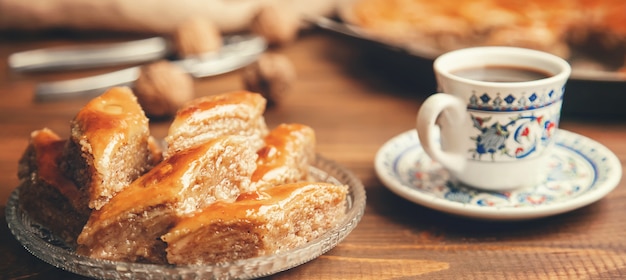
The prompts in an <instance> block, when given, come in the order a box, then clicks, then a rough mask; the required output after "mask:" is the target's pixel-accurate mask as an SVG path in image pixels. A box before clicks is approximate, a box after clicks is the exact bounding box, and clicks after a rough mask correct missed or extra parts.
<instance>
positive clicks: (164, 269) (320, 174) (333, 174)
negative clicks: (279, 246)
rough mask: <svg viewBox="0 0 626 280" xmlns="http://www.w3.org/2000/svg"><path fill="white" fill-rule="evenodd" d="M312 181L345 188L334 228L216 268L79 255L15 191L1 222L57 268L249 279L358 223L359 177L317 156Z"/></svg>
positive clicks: (300, 258)
mask: <svg viewBox="0 0 626 280" xmlns="http://www.w3.org/2000/svg"><path fill="white" fill-rule="evenodd" d="M309 171H310V174H311V175H312V177H313V178H314V179H315V180H316V181H321V182H329V183H334V184H345V185H348V186H349V193H348V196H347V198H346V199H347V207H346V216H345V217H344V219H343V220H341V221H340V222H339V223H338V224H337V226H336V227H335V228H333V229H332V230H330V231H328V232H326V233H325V234H323V235H322V236H320V237H319V238H317V239H315V240H312V241H311V242H309V243H307V244H304V245H302V246H300V247H296V248H294V249H291V250H288V251H285V252H281V253H279V254H274V255H268V256H261V257H256V258H250V259H244V260H238V261H233V262H226V263H219V264H215V265H189V266H176V265H157V264H140V263H129V262H115V261H107V260H100V259H93V258H89V257H85V256H80V255H77V254H76V253H74V251H73V250H72V249H71V248H70V246H67V245H66V244H65V243H64V242H63V241H62V240H61V239H59V238H57V237H56V236H54V235H52V234H50V231H48V230H47V229H46V228H44V227H42V226H41V225H38V224H37V223H35V222H33V221H32V220H31V219H30V217H29V216H28V215H27V213H26V212H25V211H22V209H21V208H20V207H19V206H18V205H19V188H16V189H15V190H14V191H13V193H12V194H11V196H10V197H9V201H8V203H7V208H6V219H7V223H8V225H9V228H10V230H11V232H12V233H13V235H14V236H15V237H16V239H17V240H18V241H19V242H20V243H21V244H22V245H23V246H24V248H26V249H27V250H28V251H29V252H30V253H32V254H33V255H35V256H36V257H38V258H39V259H41V260H43V261H45V262H47V263H49V264H51V265H54V266H56V267H59V268H61V269H64V270H67V271H70V272H73V273H76V274H80V275H83V276H88V277H94V278H99V279H127V278H132V279H250V278H257V277H263V276H267V275H271V274H275V273H278V272H280V271H284V270H287V269H289V268H293V267H295V266H298V265H301V264H304V263H306V262H308V261H311V260H313V259H315V258H317V257H319V256H320V255H322V254H324V253H326V252H327V251H329V250H330V249H332V248H334V247H335V246H337V244H339V242H341V241H342V240H343V239H344V238H345V237H346V236H347V235H348V234H349V233H350V232H351V231H352V230H353V229H354V228H355V227H356V225H357V224H358V223H359V221H360V220H361V217H362V216H363V212H364V209H365V189H364V187H363V184H362V183H361V181H360V180H359V179H357V178H356V176H354V174H352V173H351V172H350V171H349V170H347V169H345V168H344V167H342V166H340V165H338V164H337V163H335V162H333V161H331V160H328V159H325V158H323V157H320V156H318V157H317V159H316V161H315V163H314V164H313V165H312V166H311V167H310V170H309Z"/></svg>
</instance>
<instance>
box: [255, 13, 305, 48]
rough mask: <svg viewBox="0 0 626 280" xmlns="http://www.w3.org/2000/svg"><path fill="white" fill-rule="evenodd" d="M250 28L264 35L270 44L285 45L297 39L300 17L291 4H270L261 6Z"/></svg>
mask: <svg viewBox="0 0 626 280" xmlns="http://www.w3.org/2000/svg"><path fill="white" fill-rule="evenodd" d="M250 29H251V31H252V32H254V33H256V34H258V35H260V36H263V37H264V38H265V40H267V42H268V44H270V45H273V46H278V45H284V44H287V43H290V42H292V41H294V40H295V39H296V37H297V35H298V31H299V29H300V17H299V16H298V14H297V12H296V11H295V9H294V8H293V7H290V6H289V5H282V6H281V5H278V4H273V5H271V4H268V5H264V6H261V8H259V11H258V12H257V14H256V15H255V16H254V18H253V19H252V22H251V25H250Z"/></svg>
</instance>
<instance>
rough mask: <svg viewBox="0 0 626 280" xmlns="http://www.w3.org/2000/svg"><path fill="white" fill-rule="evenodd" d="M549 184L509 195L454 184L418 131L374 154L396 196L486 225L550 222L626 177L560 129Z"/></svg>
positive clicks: (607, 155) (596, 147)
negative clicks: (545, 219)
mask: <svg viewBox="0 0 626 280" xmlns="http://www.w3.org/2000/svg"><path fill="white" fill-rule="evenodd" d="M550 167H551V170H550V173H549V178H548V179H547V180H546V182H544V183H542V184H539V185H537V186H534V187H530V188H525V189H519V190H514V191H507V192H492V191H483V190H478V189H475V188H471V187H467V186H464V185H461V184H458V183H455V182H453V181H452V180H450V178H449V175H448V172H447V171H446V170H444V169H443V168H442V167H441V165H440V164H439V163H437V162H435V161H433V160H432V159H430V158H429V157H428V155H426V153H425V152H424V150H422V147H421V145H420V143H419V139H418V137H417V132H416V131H415V130H409V131H406V132H404V133H402V134H400V135H398V136H396V137H394V138H392V139H390V140H389V141H387V143H385V144H384V145H383V146H382V147H381V148H380V150H378V153H377V154H376V161H375V168H376V173H377V174H378V177H379V178H380V180H381V181H382V182H383V184H385V185H386V186H387V187H388V188H389V189H390V190H391V191H392V192H394V193H396V194H397V195H399V196H401V197H403V198H405V199H407V200H410V201H412V202H414V203H417V204H420V205H423V206H426V207H429V208H432V209H435V210H439V211H442V212H446V213H450V214H454V215H460V216H465V217H470V218H476V219H486V220H523V219H533V218H540V217H546V216H550V215H555V214H560V213H564V212H567V211H571V210H574V209H577V208H580V207H583V206H586V205H588V204H591V203H593V202H595V201H597V200H599V199H601V198H602V197H604V196H605V195H606V194H608V193H609V192H610V191H611V190H613V189H614V188H615V187H616V186H617V184H618V183H619V181H620V179H621V177H622V166H621V164H620V162H619V160H618V158H617V156H615V154H613V153H612V152H611V151H610V150H609V149H608V148H606V147H605V146H603V145H602V144H600V143H598V142H596V141H594V140H591V139H589V138H587V137H584V136H582V135H579V134H575V133H572V132H569V131H565V130H563V129H560V130H559V132H558V134H557V135H556V147H555V149H554V151H553V152H552V155H551V159H550Z"/></svg>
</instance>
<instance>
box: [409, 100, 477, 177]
mask: <svg viewBox="0 0 626 280" xmlns="http://www.w3.org/2000/svg"><path fill="white" fill-rule="evenodd" d="M467 120H468V116H467V109H466V105H465V103H464V102H463V101H461V99H459V98H458V97H455V96H453V95H450V94H447V93H435V94H433V95H431V96H429V97H428V98H427V99H426V101H424V103H423V104H422V106H421V108H420V110H419V112H418V114H417V124H416V128H417V134H418V137H419V140H420V142H421V144H422V147H423V149H424V151H425V152H426V153H427V154H428V155H429V156H430V157H431V158H432V159H434V160H435V161H437V162H439V163H440V164H441V165H443V166H444V167H445V168H446V169H448V170H450V171H452V172H454V173H461V172H462V170H463V169H464V168H465V164H466V157H465V155H464V154H463V152H464V150H465V149H464V145H463V141H466V140H467V137H468V136H467V135H464V134H465V133H464V132H465V131H466V127H465V126H466V122H467ZM437 128H439V129H437ZM437 132H440V133H437ZM444 138H445V139H444ZM444 140H445V141H447V142H448V143H450V145H448V146H449V147H444V145H440V143H441V141H444ZM444 149H445V150H444Z"/></svg>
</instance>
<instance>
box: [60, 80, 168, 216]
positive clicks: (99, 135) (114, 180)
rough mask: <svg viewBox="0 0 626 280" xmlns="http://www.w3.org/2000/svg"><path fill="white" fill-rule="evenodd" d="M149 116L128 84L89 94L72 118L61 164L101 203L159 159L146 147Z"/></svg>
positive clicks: (94, 205) (93, 204)
mask: <svg viewBox="0 0 626 280" xmlns="http://www.w3.org/2000/svg"><path fill="white" fill-rule="evenodd" d="M149 136H150V131H149V127H148V118H146V116H145V114H144V112H143V110H142V109H141V107H140V106H139V104H138V103H137V98H136V97H135V95H133V93H132V91H131V90H130V89H129V88H126V87H115V88H111V89H109V90H108V91H107V92H105V93H104V94H102V95H100V96H99V97H96V98H94V99H93V100H91V101H90V102H89V103H88V104H87V105H85V106H84V107H83V108H82V109H81V110H80V111H79V112H78V114H77V115H76V117H75V118H74V119H73V120H72V121H71V136H70V141H68V145H67V147H66V149H65V152H64V157H65V160H64V164H63V165H62V168H63V170H64V172H65V173H66V174H68V177H70V178H72V179H73V180H74V182H75V183H76V184H77V185H78V186H79V188H82V189H83V190H84V191H86V192H87V193H88V195H89V207H91V208H93V209H100V208H101V207H102V206H103V205H104V204H105V203H107V201H109V199H111V198H112V197H113V196H114V195H115V194H116V193H118V192H120V191H121V190H122V189H124V188H125V187H126V186H128V185H129V184H130V182H132V181H133V180H135V179H137V178H138V177H139V176H141V174H143V173H145V172H146V171H147V170H149V169H150V168H151V167H152V164H153V163H154V162H155V161H157V160H155V159H153V157H154V154H153V153H152V152H151V151H150V148H149V143H148V138H149Z"/></svg>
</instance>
